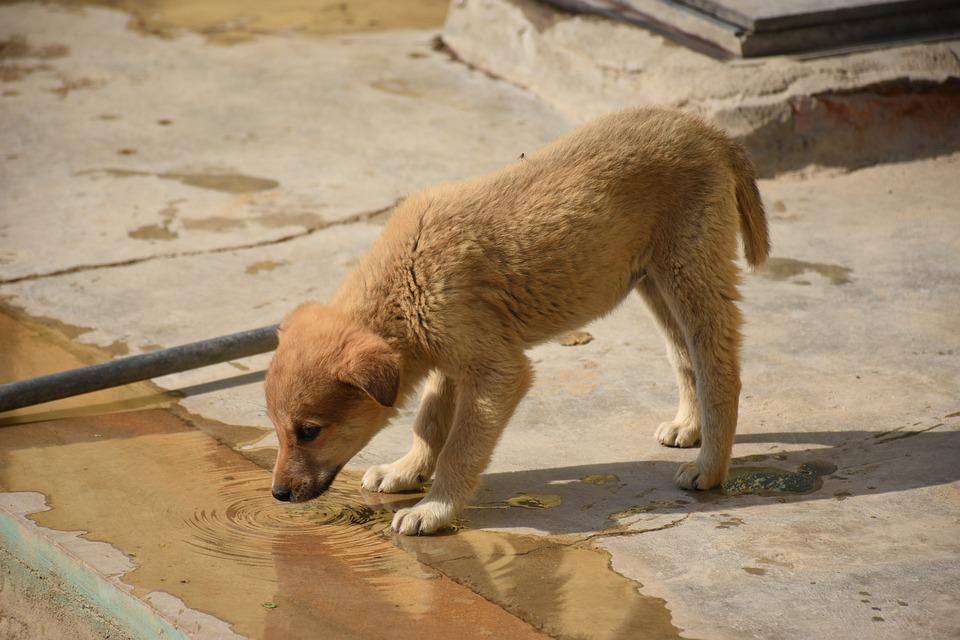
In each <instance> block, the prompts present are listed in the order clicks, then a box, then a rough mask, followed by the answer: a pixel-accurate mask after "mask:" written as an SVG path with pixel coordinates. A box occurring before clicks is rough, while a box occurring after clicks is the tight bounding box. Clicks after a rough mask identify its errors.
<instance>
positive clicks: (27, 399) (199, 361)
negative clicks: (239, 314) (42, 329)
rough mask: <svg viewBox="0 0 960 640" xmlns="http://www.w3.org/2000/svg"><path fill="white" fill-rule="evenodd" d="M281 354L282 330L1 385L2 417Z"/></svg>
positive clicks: (256, 332) (271, 328)
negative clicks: (141, 382)
mask: <svg viewBox="0 0 960 640" xmlns="http://www.w3.org/2000/svg"><path fill="white" fill-rule="evenodd" d="M276 348H277V325H275V324H274V325H270V326H269V327H260V328H259V329H251V330H249V331H241V332H240V333H232V334H230V335H226V336H220V337H219V338H210V339H209V340H201V341H199V342H191V343H190V344H185V345H181V346H179V347H171V348H169V349H161V350H159V351H151V352H150V353H142V354H139V355H135V356H127V357H125V358H118V359H116V360H111V361H110V362H104V363H101V364H95V365H92V366H89V367H81V368H79V369H71V370H70V371H63V372H60V373H53V374H50V375H48V376H40V377H39V378H32V379H30V380H21V381H19V382H11V383H9V384H2V385H0V412H3V411H11V410H12V409H19V408H21V407H29V406H31V405H34V404H40V403H42V402H50V401H51V400H59V399H60V398H69V397H70V396H77V395H80V394H81V393H90V392H91V391H99V390H100V389H107V388H109V387H117V386H120V385H122V384H129V383H131V382H137V381H139V380H148V379H150V378H159V377H160V376H165V375H168V374H171V373H177V372H178V371H186V370H188V369H196V368H198V367H205V366H207V365H210V364H216V363H218V362H226V361H227V360H233V359H235V358H243V357H245V356H252V355H255V354H258V353H266V352H267V351H273V350H274V349H276Z"/></svg>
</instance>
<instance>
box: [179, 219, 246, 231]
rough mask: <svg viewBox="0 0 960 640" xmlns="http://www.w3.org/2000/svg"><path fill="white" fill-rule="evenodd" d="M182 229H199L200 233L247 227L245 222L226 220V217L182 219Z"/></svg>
mask: <svg viewBox="0 0 960 640" xmlns="http://www.w3.org/2000/svg"><path fill="white" fill-rule="evenodd" d="M180 222H181V224H182V225H183V228H184V229H192V230H196V229H199V230H201V231H232V230H234V229H243V228H244V227H246V226H247V223H246V221H245V220H239V219H237V218H228V217H226V216H209V217H207V218H183V219H182V220H181V221H180Z"/></svg>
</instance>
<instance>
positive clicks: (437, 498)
mask: <svg viewBox="0 0 960 640" xmlns="http://www.w3.org/2000/svg"><path fill="white" fill-rule="evenodd" d="M482 371H483V373H482V374H479V375H477V376H475V377H473V378H472V379H471V378H467V379H464V380H463V381H462V382H460V383H458V385H457V406H456V411H455V413H454V420H453V426H452V428H451V430H450V435H449V436H448V437H447V442H446V444H444V446H443V449H442V450H441V451H440V456H439V458H438V460H437V476H436V479H435V480H434V482H433V487H432V488H431V489H430V493H428V494H427V495H426V496H425V497H424V498H423V500H421V501H420V502H418V503H417V504H416V505H415V506H414V507H412V508H410V509H401V510H400V511H398V512H397V513H396V515H395V516H394V518H393V529H394V531H397V532H399V533H402V534H404V535H412V534H426V533H433V532H435V531H437V530H438V529H442V528H444V527H446V526H448V525H450V524H451V523H452V522H453V520H454V518H455V517H456V516H457V513H458V512H459V510H460V509H461V508H462V507H463V506H464V505H465V504H466V502H467V500H469V499H470V496H471V495H472V494H473V491H474V489H475V488H476V486H477V481H478V480H479V479H480V474H481V473H482V472H483V470H484V469H485V468H486V467H487V464H488V463H489V462H490V456H491V455H492V454H493V448H494V447H495V446H496V444H497V440H499V439H500V434H501V433H502V432H503V428H504V427H505V426H506V425H507V421H508V420H510V416H512V415H513V411H514V409H516V407H517V403H519V402H520V399H521V398H523V396H524V394H525V393H526V392H527V389H529V388H530V380H531V375H530V364H529V361H528V360H527V359H526V357H525V356H523V355H520V356H518V357H516V358H514V359H511V360H505V361H502V362H497V363H489V364H487V365H486V366H484V367H483V369H482Z"/></svg>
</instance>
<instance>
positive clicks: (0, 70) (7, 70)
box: [0, 64, 53, 82]
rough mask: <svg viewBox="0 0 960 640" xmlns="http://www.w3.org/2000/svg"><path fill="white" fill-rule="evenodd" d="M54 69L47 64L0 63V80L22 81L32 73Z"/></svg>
mask: <svg viewBox="0 0 960 640" xmlns="http://www.w3.org/2000/svg"><path fill="white" fill-rule="evenodd" d="M52 70H53V68H52V67H51V66H50V65H46V64H0V82H20V81H21V80H23V79H24V78H26V77H27V76H29V75H30V74H31V73H36V72H38V71H52Z"/></svg>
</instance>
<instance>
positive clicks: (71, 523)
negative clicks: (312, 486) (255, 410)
mask: <svg viewBox="0 0 960 640" xmlns="http://www.w3.org/2000/svg"><path fill="white" fill-rule="evenodd" d="M0 457H2V461H0V487H2V489H3V491H8V492H9V491H36V492H40V493H42V494H44V495H45V496H47V500H48V502H49V504H50V505H51V506H52V507H53V508H52V509H50V510H49V511H44V512H42V513H38V514H36V515H35V516H33V519H34V520H35V521H36V522H37V523H38V524H40V525H42V526H45V527H50V528H52V529H59V530H67V531H73V530H78V529H79V530H84V531H86V532H87V533H86V535H85V537H86V538H88V539H90V540H100V541H105V542H108V543H110V544H111V545H113V546H115V547H116V548H118V549H119V550H121V551H122V552H124V553H126V554H127V555H128V556H129V557H130V558H131V560H132V561H133V563H134V565H135V567H136V568H135V569H134V570H133V571H131V572H130V573H128V574H126V575H125V576H124V577H123V580H124V582H125V583H127V584H130V585H132V586H133V593H134V594H135V595H137V596H140V597H143V596H146V595H147V594H150V593H153V592H165V593H169V594H172V595H174V596H176V597H178V598H180V599H181V600H183V601H184V602H185V603H186V604H187V606H189V607H192V608H196V609H199V610H202V611H205V612H208V613H211V614H213V615H215V616H217V617H220V618H222V619H224V620H228V621H229V622H230V623H231V625H232V627H233V629H234V630H235V631H236V632H238V633H240V634H242V635H245V636H249V637H262V638H314V637H317V635H318V634H322V635H323V636H324V637H357V636H362V637H370V638H376V637H392V635H393V630H395V629H398V628H409V626H410V625H416V626H417V627H418V628H419V629H420V630H421V631H422V633H424V634H425V635H426V636H427V637H449V636H447V635H446V634H448V633H451V634H456V635H457V636H463V637H482V636H496V635H497V634H499V633H507V634H509V635H510V636H511V637H513V636H516V637H536V636H537V635H538V634H536V633H535V632H534V630H533V629H532V628H530V627H529V626H528V625H526V624H524V623H523V622H522V621H520V620H518V619H516V618H514V617H513V616H510V615H508V614H505V613H504V612H503V611H502V610H501V609H499V608H497V607H494V606H493V605H491V604H490V603H489V602H487V601H486V600H484V599H483V598H479V597H477V596H475V595H474V594H473V593H471V592H470V591H469V590H467V589H465V588H463V587H461V586H459V585H457V584H456V583H454V582H452V581H451V580H449V579H448V578H445V577H443V576H442V575H440V574H438V573H437V572H436V571H433V570H431V569H430V568H429V567H426V566H424V565H422V564H421V563H418V562H417V561H416V560H414V559H413V558H411V557H410V556H409V555H408V554H407V553H405V552H403V551H401V550H398V549H396V547H394V546H393V545H391V544H390V543H389V542H388V541H387V540H385V539H383V538H381V537H380V536H379V535H377V534H376V533H374V532H372V531H370V530H369V529H368V528H365V527H362V526H359V524H361V523H368V524H369V522H368V521H369V520H370V519H371V517H372V515H371V514H372V511H371V510H370V509H369V508H368V507H366V506H365V505H363V504H362V502H359V503H358V501H357V499H358V496H357V495H356V493H355V491H354V492H353V493H350V492H348V493H346V494H345V493H344V490H343V489H342V486H349V487H351V489H352V487H354V486H356V481H357V479H356V478H351V477H349V476H346V477H345V478H344V479H343V480H342V481H340V482H338V483H337V485H336V486H335V487H334V488H333V489H332V491H331V494H330V496H329V498H327V499H325V501H324V502H321V503H317V504H308V505H304V506H302V507H299V508H297V507H291V506H290V505H285V504H280V503H278V502H276V501H275V500H273V498H272V497H271V496H270V492H269V487H270V474H269V473H268V472H267V471H265V470H263V469H261V468H259V467H257V466H256V465H254V464H252V463H250V462H248V461H246V460H244V459H243V458H242V457H241V456H239V455H237V454H236V453H234V452H233V451H231V450H230V449H229V448H228V447H225V446H222V445H218V444H217V443H215V442H214V441H213V440H211V439H210V438H209V437H207V436H206V435H204V434H202V433H200V432H197V431H195V430H193V429H192V428H190V427H188V426H187V425H185V424H184V423H182V422H181V421H179V420H178V419H176V418H175V417H173V416H172V415H171V414H169V413H166V412H164V411H159V410H157V411H147V412H136V413H129V412H128V413H123V414H115V415H111V416H99V417H96V418H92V417H91V418H75V419H66V420H61V421H58V422H49V423H33V424H30V425H29V426H26V425H22V426H11V427H5V428H3V429H0ZM265 605H267V606H265ZM273 605H275V606H273ZM454 614H455V615H454Z"/></svg>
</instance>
